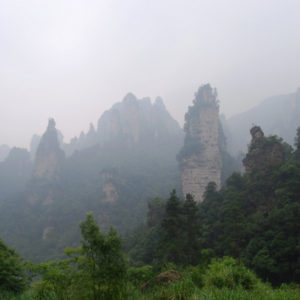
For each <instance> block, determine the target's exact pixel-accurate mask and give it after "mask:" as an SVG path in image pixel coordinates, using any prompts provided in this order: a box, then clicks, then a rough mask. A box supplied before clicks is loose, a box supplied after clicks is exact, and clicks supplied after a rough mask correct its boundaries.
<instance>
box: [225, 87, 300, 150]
mask: <svg viewBox="0 0 300 300" xmlns="http://www.w3.org/2000/svg"><path fill="white" fill-rule="evenodd" d="M253 125H258V126H261V127H262V128H264V132H265V135H278V136H280V137H282V138H283V139H284V140H285V141H286V142H287V143H289V144H291V145H293V144H294V137H295V135H296V129H297V128H298V127H299V126H300V88H299V89H298V90H297V91H296V92H295V93H292V94H287V95H278V96H273V97H270V98H268V99H266V100H264V101H263V102H261V104H259V105H258V106H256V107H254V108H252V109H250V110H248V111H246V112H244V113H241V114H238V115H235V116H233V117H231V118H229V119H228V120H227V121H226V126H225V127H227V130H228V131H229V132H227V134H228V135H229V136H228V147H229V151H230V152H231V153H233V154H237V153H238V152H239V151H243V152H246V149H247V144H249V143H250V140H251V136H250V135H249V130H250V128H251V127H253Z"/></svg>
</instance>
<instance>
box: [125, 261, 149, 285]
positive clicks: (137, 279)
mask: <svg viewBox="0 0 300 300" xmlns="http://www.w3.org/2000/svg"><path fill="white" fill-rule="evenodd" d="M127 276H128V280H129V281H130V282H132V283H133V284H134V285H140V284H142V283H145V282H146V281H147V280H150V279H151V278H152V277H153V267H152V266H149V265H146V266H143V267H138V268H129V269H128V271H127Z"/></svg>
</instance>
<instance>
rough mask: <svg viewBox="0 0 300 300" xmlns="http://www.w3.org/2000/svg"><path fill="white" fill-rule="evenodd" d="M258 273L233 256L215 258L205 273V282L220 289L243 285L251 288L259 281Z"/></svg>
mask: <svg viewBox="0 0 300 300" xmlns="http://www.w3.org/2000/svg"><path fill="white" fill-rule="evenodd" d="M258 281H259V280H258V278H257V277H256V275H255V274H254V273H253V272H252V271H250V270H248V269H247V268H246V267H245V266H243V265H240V264H238V263H237V261H236V260H235V259H233V258H231V257H224V258H223V259H216V260H214V261H213V262H212V263H211V264H210V265H209V266H208V270H207V272H206V274H205V284H206V285H207V286H214V287H217V288H219V289H221V288H228V289H235V288H238V287H242V288H243V289H246V290H251V289H253V288H254V286H255V285H256V284H257V283H258Z"/></svg>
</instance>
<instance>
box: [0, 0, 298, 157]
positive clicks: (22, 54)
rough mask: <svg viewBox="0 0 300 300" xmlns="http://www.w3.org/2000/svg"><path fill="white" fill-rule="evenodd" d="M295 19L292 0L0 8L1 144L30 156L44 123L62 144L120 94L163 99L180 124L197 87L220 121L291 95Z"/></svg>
mask: <svg viewBox="0 0 300 300" xmlns="http://www.w3.org/2000/svg"><path fill="white" fill-rule="evenodd" d="M299 11H300V3H299V1H297V0H295V1H268V0H266V1H258V0H254V1H253V0H252V1H233V0H230V1H216V0H214V1H192V0H188V1H177V0H176V1H173V0H167V1H156V0H155V1H138V0H130V1H95V0H88V1H73V0H67V1H57V0H54V1H35V0H28V1H18V0H4V1H1V3H0V43H1V46H0V66H1V68H0V99H1V110H0V122H1V123H0V144H7V145H9V146H10V147H12V146H21V147H27V148H28V147H29V143H30V140H31V137H32V135H33V134H39V135H41V134H42V133H43V132H44V131H45V129H46V127H47V122H48V118H49V117H53V118H55V120H56V123H57V128H58V129H59V130H60V131H61V132H62V134H63V135H64V138H65V141H66V142H68V141H69V140H70V138H72V137H74V136H79V134H80V132H81V131H82V130H83V131H85V132H86V131H87V130H88V128H89V123H90V122H93V123H94V125H95V126H96V123H97V121H98V119H99V117H100V116H101V115H102V113H103V112H104V111H106V110H108V109H110V107H111V106H112V105H113V104H114V103H116V102H119V101H122V99H123V98H124V96H125V95H126V94H127V93H128V92H132V93H133V94H135V95H136V96H137V97H138V98H143V97H146V96H149V97H151V98H152V101H154V99H155V97H156V96H161V97H162V98H163V100H164V103H165V105H166V107H167V109H168V111H169V112H170V113H171V115H172V116H173V117H174V118H175V119H176V120H178V121H179V123H180V124H181V125H183V120H184V114H185V112H186V111H187V108H188V106H189V105H191V103H192V100H193V97H194V93H195V92H196V90H197V88H198V87H199V86H200V85H201V84H204V83H208V82H209V83H210V84H211V85H212V86H213V87H216V88H217V90H218V95H219V99H220V111H221V113H224V114H225V115H226V117H227V118H228V117H230V116H233V115H235V114H237V113H240V112H242V111H245V110H248V109H250V108H252V107H253V106H255V105H257V104H258V103H259V102H260V101H262V100H263V99H265V98H267V97H270V96H272V95H279V94H290V93H294V92H295V91H296V89H297V88H298V86H299V85H300V83H299V78H300V60H299V59H298V55H299V53H300V40H299V38H298V37H299V36H300V18H299ZM1 151H2V152H3V151H4V152H5V151H6V149H4V148H1Z"/></svg>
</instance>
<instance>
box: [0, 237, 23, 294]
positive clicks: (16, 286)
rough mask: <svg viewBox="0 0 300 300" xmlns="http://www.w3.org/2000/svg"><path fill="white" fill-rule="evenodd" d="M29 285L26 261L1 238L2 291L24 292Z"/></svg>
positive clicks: (0, 271)
mask: <svg viewBox="0 0 300 300" xmlns="http://www.w3.org/2000/svg"><path fill="white" fill-rule="evenodd" d="M26 285H27V279H26V276H25V274H24V262H23V261H22V259H21V258H20V257H19V255H18V254H17V253H16V251H15V250H14V249H12V248H9V247H7V246H6V244H5V243H4V242H3V241H2V240H1V239H0V291H1V290H4V291H8V292H10V291H11V292H15V293H18V292H22V291H23V290H24V289H25V288H26Z"/></svg>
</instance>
